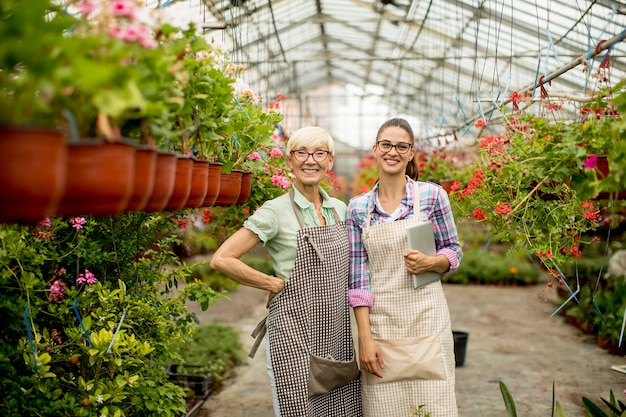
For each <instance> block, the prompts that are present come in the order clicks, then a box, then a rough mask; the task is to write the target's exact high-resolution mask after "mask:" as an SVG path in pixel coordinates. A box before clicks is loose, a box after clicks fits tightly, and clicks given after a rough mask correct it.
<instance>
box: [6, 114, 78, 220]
mask: <svg viewBox="0 0 626 417" xmlns="http://www.w3.org/2000/svg"><path fill="white" fill-rule="evenodd" d="M66 172H67V147H66V145H65V143H64V140H63V136H62V135H61V133H59V132H57V131H53V130H44V129H35V128H17V127H9V126H0V222H2V223H15V222H20V223H22V222H23V223H37V222H39V221H41V220H43V219H44V218H45V217H46V216H51V215H54V214H56V211H57V206H58V204H59V202H60V200H61V197H62V196H63V192H64V190H65V181H66Z"/></svg>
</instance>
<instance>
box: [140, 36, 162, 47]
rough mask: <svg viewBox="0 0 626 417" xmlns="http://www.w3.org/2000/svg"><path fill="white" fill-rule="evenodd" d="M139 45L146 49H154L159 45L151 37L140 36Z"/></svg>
mask: <svg viewBox="0 0 626 417" xmlns="http://www.w3.org/2000/svg"><path fill="white" fill-rule="evenodd" d="M139 45H141V46H142V47H144V48H147V49H155V48H156V47H157V46H159V43H158V42H157V41H156V40H154V39H153V38H152V36H143V35H142V36H140V37H139Z"/></svg>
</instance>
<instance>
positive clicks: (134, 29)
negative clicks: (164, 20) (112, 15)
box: [119, 25, 141, 42]
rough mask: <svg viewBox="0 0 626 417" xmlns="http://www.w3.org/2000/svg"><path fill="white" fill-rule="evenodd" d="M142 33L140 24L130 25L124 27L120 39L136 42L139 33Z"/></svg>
mask: <svg viewBox="0 0 626 417" xmlns="http://www.w3.org/2000/svg"><path fill="white" fill-rule="evenodd" d="M140 33H141V29H140V27H139V26H135V25H128V26H126V27H124V28H122V31H121V33H120V36H119V39H121V40H123V41H126V42H135V41H136V40H138V39H139V35H140Z"/></svg>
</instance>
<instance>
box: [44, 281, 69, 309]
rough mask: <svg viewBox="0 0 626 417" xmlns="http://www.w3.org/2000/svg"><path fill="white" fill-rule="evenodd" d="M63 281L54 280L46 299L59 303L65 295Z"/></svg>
mask: <svg viewBox="0 0 626 417" xmlns="http://www.w3.org/2000/svg"><path fill="white" fill-rule="evenodd" d="M65 287H66V285H65V283H64V282H63V280H61V279H57V280H55V281H54V282H53V283H52V285H51V286H50V292H49V293H48V299H49V300H50V301H52V302H53V303H60V302H61V300H63V297H65Z"/></svg>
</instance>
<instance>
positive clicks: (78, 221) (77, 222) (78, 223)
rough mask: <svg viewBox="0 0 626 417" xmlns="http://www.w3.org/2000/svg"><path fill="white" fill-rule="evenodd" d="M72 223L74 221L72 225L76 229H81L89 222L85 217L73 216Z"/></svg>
mask: <svg viewBox="0 0 626 417" xmlns="http://www.w3.org/2000/svg"><path fill="white" fill-rule="evenodd" d="M70 223H72V227H73V228H74V229H76V230H80V229H82V228H83V225H84V224H85V223H87V220H85V218H84V217H73V218H71V219H70Z"/></svg>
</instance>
